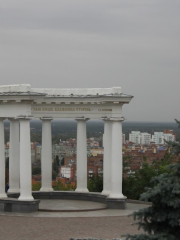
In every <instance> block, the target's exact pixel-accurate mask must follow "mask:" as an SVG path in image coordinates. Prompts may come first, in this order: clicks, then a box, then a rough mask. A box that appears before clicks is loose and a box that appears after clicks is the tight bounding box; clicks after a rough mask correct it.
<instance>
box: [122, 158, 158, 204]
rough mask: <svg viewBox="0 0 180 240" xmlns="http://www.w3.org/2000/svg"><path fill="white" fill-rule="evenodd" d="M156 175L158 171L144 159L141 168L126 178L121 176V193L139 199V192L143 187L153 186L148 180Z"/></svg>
mask: <svg viewBox="0 0 180 240" xmlns="http://www.w3.org/2000/svg"><path fill="white" fill-rule="evenodd" d="M157 175H158V172H157V171H156V169H155V168H154V166H153V165H150V164H148V163H147V162H146V160H144V162H143V164H142V169H139V170H137V171H136V172H135V174H134V175H131V176H129V177H128V178H123V194H124V195H125V196H126V197H127V198H129V199H136V200H139V197H140V194H141V193H143V192H144V190H145V188H147V187H148V188H149V187H152V186H153V183H151V182H150V180H151V178H152V177H154V176H157Z"/></svg>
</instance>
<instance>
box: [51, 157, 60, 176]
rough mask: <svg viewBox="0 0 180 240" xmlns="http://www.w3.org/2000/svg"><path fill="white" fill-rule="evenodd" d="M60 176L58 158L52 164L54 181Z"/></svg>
mask: <svg viewBox="0 0 180 240" xmlns="http://www.w3.org/2000/svg"><path fill="white" fill-rule="evenodd" d="M58 174H59V157H58V156H56V157H55V159H54V161H53V163H52V179H53V180H54V179H56V177H57V176H58Z"/></svg>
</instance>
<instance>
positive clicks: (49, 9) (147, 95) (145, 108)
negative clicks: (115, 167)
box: [0, 0, 180, 121]
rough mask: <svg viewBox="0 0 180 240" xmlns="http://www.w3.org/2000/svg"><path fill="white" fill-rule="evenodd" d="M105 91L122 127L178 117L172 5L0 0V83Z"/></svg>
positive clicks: (178, 31)
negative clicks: (117, 101)
mask: <svg viewBox="0 0 180 240" xmlns="http://www.w3.org/2000/svg"><path fill="white" fill-rule="evenodd" d="M17 83H29V84H31V86H32V87H51V88H53V87H55V88H56V87H58V88H81V87H87V88H88V87H91V88H95V87H100V88H101V87H113V86H121V87H122V89H123V92H124V93H126V94H130V95H133V96H134V99H133V100H132V101H131V103H130V104H129V105H125V106H124V109H123V115H124V116H125V117H126V118H127V119H128V120H129V121H173V120H174V118H179V119H180V101H179V100H180V1H179V0H0V84H1V85H6V84H17Z"/></svg>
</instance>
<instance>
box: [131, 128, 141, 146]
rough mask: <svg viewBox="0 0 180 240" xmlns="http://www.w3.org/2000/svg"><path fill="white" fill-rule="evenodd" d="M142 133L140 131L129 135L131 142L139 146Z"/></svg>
mask: <svg viewBox="0 0 180 240" xmlns="http://www.w3.org/2000/svg"><path fill="white" fill-rule="evenodd" d="M140 133H141V132H139V131H132V132H131V133H130V134H129V141H130V142H133V143H136V144H139V141H140V140H139V135H140Z"/></svg>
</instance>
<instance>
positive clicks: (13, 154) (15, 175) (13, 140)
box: [8, 119, 20, 192]
mask: <svg viewBox="0 0 180 240" xmlns="http://www.w3.org/2000/svg"><path fill="white" fill-rule="evenodd" d="M19 167H20V166H19V120H14V119H10V148H9V190H8V192H19V182H20V171H19Z"/></svg>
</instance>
